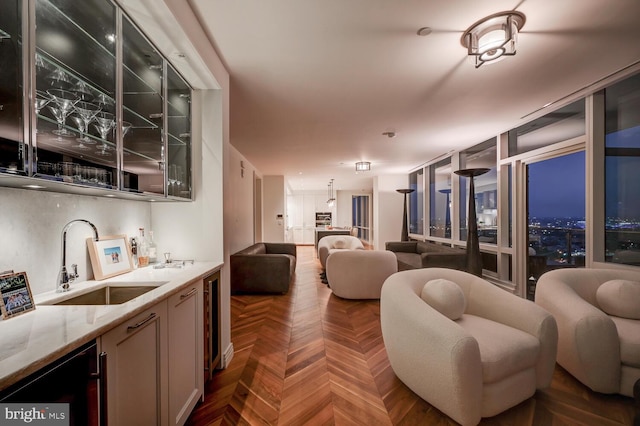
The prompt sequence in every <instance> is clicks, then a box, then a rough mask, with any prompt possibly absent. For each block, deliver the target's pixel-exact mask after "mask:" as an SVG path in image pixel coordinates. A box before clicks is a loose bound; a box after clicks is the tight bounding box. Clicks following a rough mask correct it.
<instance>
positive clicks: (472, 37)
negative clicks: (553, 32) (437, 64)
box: [460, 11, 526, 68]
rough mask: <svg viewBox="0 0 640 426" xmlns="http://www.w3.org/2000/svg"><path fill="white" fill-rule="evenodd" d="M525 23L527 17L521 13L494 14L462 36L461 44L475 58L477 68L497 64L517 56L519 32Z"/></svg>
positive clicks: (474, 25) (480, 21)
mask: <svg viewBox="0 0 640 426" xmlns="http://www.w3.org/2000/svg"><path fill="white" fill-rule="evenodd" d="M525 21H526V17H525V16H524V15H523V14H522V13H520V12H515V11H508V12H499V13H494V14H493V15H490V16H487V17H486V18H483V19H481V20H479V21H478V22H476V23H475V24H473V25H472V26H470V27H469V28H468V29H467V30H466V31H465V32H464V33H463V34H462V38H461V39H460V43H461V44H462V45H463V46H464V47H466V48H467V49H468V54H469V56H473V57H475V65H476V68H479V67H480V66H481V65H482V64H485V63H487V64H488V63H492V62H497V61H499V60H501V59H503V58H504V57H505V56H513V55H515V54H516V43H517V39H518V31H520V30H522V27H523V26H524V23H525Z"/></svg>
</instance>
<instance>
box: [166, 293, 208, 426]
mask: <svg viewBox="0 0 640 426" xmlns="http://www.w3.org/2000/svg"><path fill="white" fill-rule="evenodd" d="M202 290H203V289H202V283H199V284H194V285H192V286H188V287H186V288H185V289H183V290H182V291H181V292H179V293H177V294H174V295H173V296H171V297H169V299H168V300H167V309H168V322H167V330H168V350H169V357H168V358H169V422H170V424H172V425H182V424H184V423H185V422H186V421H187V418H188V417H189V414H191V410H193V407H195V405H196V403H197V402H198V399H199V398H201V397H202V395H203V390H204V376H203V374H202V366H203V365H204V341H203V340H204V339H203V321H202V318H203V313H202V309H203V303H202V300H203V294H202Z"/></svg>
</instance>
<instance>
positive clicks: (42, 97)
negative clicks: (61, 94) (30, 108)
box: [35, 90, 51, 115]
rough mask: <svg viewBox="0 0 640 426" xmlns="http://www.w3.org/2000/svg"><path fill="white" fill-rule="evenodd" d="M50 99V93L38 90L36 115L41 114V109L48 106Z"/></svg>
mask: <svg viewBox="0 0 640 426" xmlns="http://www.w3.org/2000/svg"><path fill="white" fill-rule="evenodd" d="M50 101H51V98H50V97H49V95H47V92H43V91H41V90H36V102H35V109H36V115H38V114H40V110H42V108H44V107H45V106H47V104H48V103H49V102H50Z"/></svg>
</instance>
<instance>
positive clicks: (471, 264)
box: [454, 168, 490, 277]
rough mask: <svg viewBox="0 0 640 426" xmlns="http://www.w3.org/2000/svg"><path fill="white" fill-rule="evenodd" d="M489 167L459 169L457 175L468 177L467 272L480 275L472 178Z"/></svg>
mask: <svg viewBox="0 0 640 426" xmlns="http://www.w3.org/2000/svg"><path fill="white" fill-rule="evenodd" d="M489 170H490V169H485V168H478V169H461V170H458V171H456V172H454V173H455V174H457V175H458V176H464V177H467V178H469V214H468V215H467V222H468V226H467V272H469V273H471V274H474V275H477V276H479V277H481V276H482V258H480V242H479V241H478V219H477V218H476V190H475V187H474V184H473V178H474V177H476V176H480V175H483V174H485V173H487V172H488V171H489Z"/></svg>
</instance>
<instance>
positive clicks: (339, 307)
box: [188, 246, 636, 426]
mask: <svg viewBox="0 0 640 426" xmlns="http://www.w3.org/2000/svg"><path fill="white" fill-rule="evenodd" d="M319 272H320V263H319V261H318V259H317V258H316V257H315V255H314V251H313V247H310V246H299V247H298V266H297V270H296V277H295V281H294V283H293V285H292V287H291V289H290V291H289V293H288V294H286V295H278V296H270V295H267V296H247V295H245V296H233V297H232V298H231V340H232V342H233V345H234V349H235V355H234V357H233V359H232V360H231V362H230V364H229V366H228V367H227V368H226V369H225V370H220V371H218V372H217V373H216V374H215V376H214V378H213V379H212V380H211V381H209V382H208V383H207V384H206V385H205V400H204V402H202V403H200V404H199V405H198V406H197V407H196V408H195V409H194V411H193V413H192V415H191V417H190V419H189V421H188V424H189V425H191V426H204V425H366V426H371V425H456V423H455V422H454V421H452V420H451V419H449V418H448V417H447V416H445V415H444V414H442V413H441V412H440V411H438V410H437V409H436V408H434V407H432V406H431V405H429V404H428V403H427V402H425V401H423V400H422V399H420V398H419V397H418V396H417V395H415V394H414V393H413V392H412V391H411V390H409V389H408V388H407V387H406V386H405V385H404V384H403V383H402V382H400V381H399V380H398V379H397V378H396V376H395V375H394V373H393V370H392V369H391V367H390V365H389V362H388V360H387V355H386V352H385V348H384V344H383V341H382V334H381V331H380V315H379V314H380V303H379V301H352V300H351V301H349V300H343V299H340V298H338V297H336V296H334V295H333V294H332V293H331V290H330V289H329V288H328V287H327V286H326V285H324V284H322V282H321V280H320V277H319ZM635 415H636V411H635V406H634V401H633V399H631V398H627V397H623V396H619V395H601V394H597V393H594V392H592V391H590V390H589V389H587V388H586V387H584V386H583V385H582V384H580V383H579V382H577V381H576V380H575V379H574V378H573V377H572V376H570V375H569V374H568V373H567V372H566V371H564V370H563V369H562V368H560V367H557V368H556V371H555V373H554V377H553V383H552V385H551V387H550V388H549V389H547V390H544V391H539V392H537V393H536V395H535V396H534V397H533V398H531V399H529V400H527V401H525V402H523V403H521V404H519V405H517V406H516V407H513V408H512V409H510V410H508V411H506V412H504V413H502V414H500V415H498V416H495V417H492V418H488V419H483V420H482V422H481V425H504V426H520V425H523V426H525V425H533V426H538V425H554V426H556V425H557V426H564V425H598V426H600V425H611V426H613V425H633V423H634V416H635Z"/></svg>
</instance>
